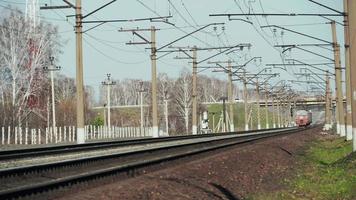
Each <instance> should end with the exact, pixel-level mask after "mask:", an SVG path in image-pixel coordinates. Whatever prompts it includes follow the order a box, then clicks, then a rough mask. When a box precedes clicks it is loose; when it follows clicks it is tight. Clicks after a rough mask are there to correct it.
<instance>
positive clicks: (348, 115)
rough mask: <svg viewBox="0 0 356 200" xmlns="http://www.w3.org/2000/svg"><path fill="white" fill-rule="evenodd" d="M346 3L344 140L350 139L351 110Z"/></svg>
mask: <svg viewBox="0 0 356 200" xmlns="http://www.w3.org/2000/svg"><path fill="white" fill-rule="evenodd" d="M347 9H348V3H347V0H344V13H345V15H344V24H345V28H344V41H345V68H346V70H345V79H346V140H352V112H351V73H350V71H351V68H350V51H349V50H350V35H349V32H348V26H349V24H348V23H349V18H348V13H347Z"/></svg>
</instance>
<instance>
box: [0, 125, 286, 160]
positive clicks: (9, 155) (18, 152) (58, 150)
mask: <svg viewBox="0 0 356 200" xmlns="http://www.w3.org/2000/svg"><path fill="white" fill-rule="evenodd" d="M269 130H282V129H278V128H276V129H269ZM261 131H265V130H263V129H262V130H258V131H256V130H252V131H238V132H234V133H219V134H221V135H235V134H242V133H255V132H261ZM214 136H216V133H215V134H214V133H212V134H204V135H184V136H170V137H160V138H140V139H128V140H116V141H103V142H89V143H85V144H71V145H58V146H49V147H37V148H26V149H14V150H4V151H0V161H3V160H9V159H20V158H25V157H38V156H44V155H55V154H65V153H73V152H81V151H90V150H98V149H104V148H115V147H124V146H130V145H143V144H152V143H158V142H169V141H178V140H186V139H192V138H204V137H214Z"/></svg>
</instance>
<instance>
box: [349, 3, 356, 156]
mask: <svg viewBox="0 0 356 200" xmlns="http://www.w3.org/2000/svg"><path fill="white" fill-rule="evenodd" d="M347 13H348V15H349V16H348V18H349V23H348V25H349V26H348V29H349V34H350V35H349V37H350V55H355V54H356V25H355V24H356V1H353V0H348V12H347ZM350 76H351V77H350V80H351V94H352V101H351V109H352V111H353V112H352V129H353V137H352V140H353V152H356V57H355V56H350Z"/></svg>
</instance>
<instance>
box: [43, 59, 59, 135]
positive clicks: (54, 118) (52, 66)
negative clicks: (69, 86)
mask: <svg viewBox="0 0 356 200" xmlns="http://www.w3.org/2000/svg"><path fill="white" fill-rule="evenodd" d="M49 61H50V62H51V65H50V67H43V69H44V70H45V71H49V72H50V76H51V91H52V130H53V133H54V135H55V136H56V137H55V138H56V140H57V130H56V103H55V99H54V96H55V95H54V72H55V71H59V70H60V69H61V67H59V66H54V64H53V62H54V57H52V56H51V57H49ZM56 142H57V141H56Z"/></svg>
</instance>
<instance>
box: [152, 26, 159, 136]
mask: <svg viewBox="0 0 356 200" xmlns="http://www.w3.org/2000/svg"><path fill="white" fill-rule="evenodd" d="M151 67H152V71H151V73H152V131H153V133H152V136H153V137H159V130H158V102H157V47H156V28H155V27H154V26H151Z"/></svg>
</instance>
